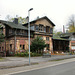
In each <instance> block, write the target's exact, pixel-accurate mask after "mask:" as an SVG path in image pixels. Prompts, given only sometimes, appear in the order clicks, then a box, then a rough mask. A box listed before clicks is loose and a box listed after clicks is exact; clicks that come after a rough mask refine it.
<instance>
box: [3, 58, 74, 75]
mask: <svg viewBox="0 0 75 75" xmlns="http://www.w3.org/2000/svg"><path fill="white" fill-rule="evenodd" d="M64 61H65V60H62V61H61V63H60V62H58V63H56V64H52V65H47V66H42V67H37V68H34V69H31V68H29V69H28V70H23V71H18V72H13V73H9V74H4V75H11V74H17V73H22V72H28V71H33V70H38V69H42V68H47V67H52V66H57V65H61V64H65V63H69V62H73V61H75V58H73V59H66V61H65V62H64Z"/></svg>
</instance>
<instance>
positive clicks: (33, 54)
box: [15, 52, 41, 57]
mask: <svg viewBox="0 0 75 75" xmlns="http://www.w3.org/2000/svg"><path fill="white" fill-rule="evenodd" d="M30 55H31V57H36V56H41V54H38V53H32V52H30ZM15 56H19V57H28V56H29V53H28V52H24V53H23V52H22V53H16V54H15Z"/></svg>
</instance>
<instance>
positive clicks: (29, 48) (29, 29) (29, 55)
mask: <svg viewBox="0 0 75 75" xmlns="http://www.w3.org/2000/svg"><path fill="white" fill-rule="evenodd" d="M31 10H33V8H31V9H29V10H28V38H29V65H30V21H29V19H30V11H31Z"/></svg>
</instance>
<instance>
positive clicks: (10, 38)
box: [0, 16, 55, 55]
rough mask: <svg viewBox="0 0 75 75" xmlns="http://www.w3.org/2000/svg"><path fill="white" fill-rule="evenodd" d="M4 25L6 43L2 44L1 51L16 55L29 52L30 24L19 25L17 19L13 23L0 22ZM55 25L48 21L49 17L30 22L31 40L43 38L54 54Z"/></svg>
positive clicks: (0, 45)
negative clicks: (22, 51)
mask: <svg viewBox="0 0 75 75" xmlns="http://www.w3.org/2000/svg"><path fill="white" fill-rule="evenodd" d="M0 24H1V25H2V27H3V28H2V31H3V34H4V36H5V37H4V39H5V40H4V42H3V43H1V44H0V51H4V52H5V53H6V54H7V55H8V53H13V54H15V53H16V52H17V51H21V50H28V23H26V24H19V23H18V19H17V18H15V20H14V21H13V22H8V21H3V20H0ZM54 26H55V24H54V23H53V22H52V21H51V20H49V19H48V17H46V16H45V17H42V18H39V19H36V20H34V21H31V22H30V28H31V30H30V33H31V35H30V36H31V40H32V39H34V38H35V37H37V36H41V37H42V38H43V39H44V40H45V43H46V44H48V48H45V50H47V49H48V50H49V51H51V52H53V44H52V36H53V27H54Z"/></svg>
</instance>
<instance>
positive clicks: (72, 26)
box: [67, 15, 75, 32]
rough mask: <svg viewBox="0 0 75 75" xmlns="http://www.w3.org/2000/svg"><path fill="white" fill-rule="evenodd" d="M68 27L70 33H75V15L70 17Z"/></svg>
mask: <svg viewBox="0 0 75 75" xmlns="http://www.w3.org/2000/svg"><path fill="white" fill-rule="evenodd" d="M67 26H68V29H69V32H75V15H71V16H70V17H69V21H68V24H67Z"/></svg>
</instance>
